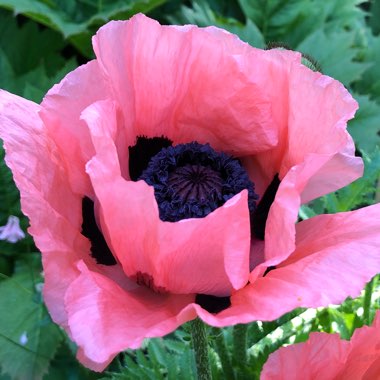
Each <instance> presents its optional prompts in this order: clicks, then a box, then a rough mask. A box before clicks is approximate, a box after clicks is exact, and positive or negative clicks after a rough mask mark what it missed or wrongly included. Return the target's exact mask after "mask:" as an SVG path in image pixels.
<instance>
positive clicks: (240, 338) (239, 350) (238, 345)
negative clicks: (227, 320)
mask: <svg viewBox="0 0 380 380" xmlns="http://www.w3.org/2000/svg"><path fill="white" fill-rule="evenodd" d="M247 329H248V325H235V327H234V332H233V339H234V353H235V355H236V357H237V358H239V359H238V360H239V366H240V367H241V368H244V367H245V364H246V362H247Z"/></svg>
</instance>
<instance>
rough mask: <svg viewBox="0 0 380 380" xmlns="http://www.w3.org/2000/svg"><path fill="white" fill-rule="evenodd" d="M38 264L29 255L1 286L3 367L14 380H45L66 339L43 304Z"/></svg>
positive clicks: (0, 314)
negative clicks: (43, 379)
mask: <svg viewBox="0 0 380 380" xmlns="http://www.w3.org/2000/svg"><path fill="white" fill-rule="evenodd" d="M38 262H39V256H37V257H34V256H33V255H32V254H30V256H28V257H27V258H26V259H25V260H24V261H22V262H18V265H17V268H16V273H15V274H14V275H13V277H12V278H9V279H8V280H5V281H2V282H0V293H1V294H3V295H7V296H6V297H1V298H0V310H1V312H0V346H1V350H0V366H1V369H2V371H3V372H4V373H7V374H9V375H10V377H11V378H12V379H14V380H17V379H20V380H39V379H42V377H43V375H44V374H45V373H46V372H47V371H48V368H49V364H50V361H51V360H52V358H53V357H54V354H55V352H56V350H57V348H58V346H59V345H60V343H61V341H62V337H63V335H62V334H61V333H60V330H59V329H58V327H57V326H56V325H54V324H53V323H52V322H51V320H50V318H49V315H48V313H47V312H46V309H45V307H44V305H43V303H42V300H41V289H40V288H39V284H40V283H41V282H42V278H41V277H40V266H39V265H38V264H36V263H38Z"/></svg>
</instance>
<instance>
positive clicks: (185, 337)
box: [0, 0, 380, 380]
mask: <svg viewBox="0 0 380 380" xmlns="http://www.w3.org/2000/svg"><path fill="white" fill-rule="evenodd" d="M137 12H143V13H146V14H148V15H150V16H151V17H153V18H156V19H157V20H159V21H160V22H162V23H175V24H186V23H191V24H197V25H200V26H207V25H216V26H219V27H222V28H225V29H227V30H229V31H231V32H233V33H236V34H238V35H239V36H240V38H241V39H242V40H244V41H246V42H248V43H250V44H251V45H253V46H255V47H259V48H265V47H267V46H268V45H270V44H273V43H281V44H282V45H284V46H287V47H288V48H291V49H294V50H299V51H301V52H302V53H304V54H305V55H306V57H309V58H306V61H305V62H306V63H307V62H310V61H311V62H314V60H316V61H317V63H318V66H319V67H320V69H321V71H322V72H323V73H325V74H328V75H331V76H333V77H334V78H336V79H338V80H340V81H341V82H343V84H344V85H345V86H346V87H347V88H348V89H349V90H350V91H351V93H352V94H353V95H354V97H355V98H356V99H357V100H358V102H359V104H360V109H359V111H358V112H357V115H356V117H355V119H354V120H352V121H351V122H350V124H349V131H350V133H351V134H352V135H353V137H354V139H355V143H356V146H357V152H358V154H360V155H362V156H363V159H364V161H365V164H366V170H365V174H364V176H363V178H361V179H359V180H357V181H356V182H354V183H353V184H351V185H350V186H348V187H346V188H345V189H342V190H340V191H338V192H336V193H333V194H329V195H327V196H324V197H322V198H320V199H318V200H316V201H314V202H313V203H312V204H309V205H305V206H303V207H302V209H301V211H300V219H307V218H309V217H311V216H314V215H316V214H320V213H326V212H327V213H335V212H341V211H348V210H352V209H355V208H358V207H362V206H365V205H369V204H372V203H375V202H378V201H379V199H380V192H379V183H380V182H379V172H380V150H379V141H380V36H379V33H380V21H378V20H380V1H379V0H373V1H362V0H327V1H321V0H232V1H229V0H221V1H218V0H209V1H206V0H194V1H180V0H135V1H132V0H97V1H96V0H0V88H3V89H6V90H8V91H11V92H13V93H16V94H19V95H21V96H23V97H25V98H28V99H31V100H33V101H36V102H40V101H41V99H42V97H43V95H44V94H45V93H46V91H47V90H48V89H49V88H50V87H51V86H52V85H53V84H54V83H57V82H58V81H59V80H60V79H61V78H63V76H64V75H65V74H66V73H68V72H69V71H71V70H72V69H74V68H75V67H77V66H78V65H79V64H82V63H84V62H86V61H87V60H88V59H91V58H92V57H93V53H92V49H91V36H92V35H93V33H94V32H95V31H96V30H97V28H98V27H99V26H101V25H103V24H104V23H106V22H107V21H109V20H111V19H127V18H129V17H130V16H132V15H133V14H135V13H137ZM310 57H312V59H311V58H310ZM3 157H4V152H3V149H2V147H1V146H0V225H3V224H5V222H6V219H7V217H8V215H10V214H12V215H17V216H19V217H20V218H21V225H22V228H23V230H24V231H25V230H26V228H27V225H28V221H27V220H26V218H25V217H23V216H22V214H21V212H20V206H19V194H18V190H17V189H16V188H15V186H14V184H13V180H12V176H11V173H10V172H9V170H8V168H7V167H6V166H5V164H4V160H3ZM41 270H42V268H41V264H40V258H39V254H38V252H37V250H36V248H35V246H34V244H33V240H32V239H31V237H30V236H28V237H27V238H25V239H24V240H22V241H20V242H18V243H16V244H10V243H6V242H3V241H0V369H1V374H0V379H1V380H9V379H12V380H13V379H21V380H29V379H30V380H38V379H44V380H60V379H62V380H63V379H73V380H74V379H99V378H102V379H115V380H116V379H178V378H180V379H195V366H194V359H193V352H192V347H191V340H190V334H189V329H188V326H187V325H184V326H183V327H182V328H181V329H179V330H178V331H176V332H175V333H173V334H171V335H169V336H168V337H166V338H165V339H152V340H149V341H147V342H146V343H145V346H144V347H143V348H142V349H141V350H137V351H126V352H125V353H122V354H120V355H119V356H118V357H117V358H116V359H115V360H114V362H113V363H111V365H110V366H109V368H108V371H107V372H106V373H103V374H97V373H94V372H91V371H89V370H87V369H85V368H83V367H82V366H81V365H80V364H78V363H77V361H76V360H75V350H76V347H75V346H74V345H73V344H72V343H71V342H70V341H69V339H68V338H67V337H66V335H65V333H64V332H63V331H62V330H61V329H60V328H59V327H58V326H56V325H54V324H53V323H52V322H51V320H50V317H49V314H48V313H47V311H46V308H45V306H44V304H43V301H42V298H41V286H42V283H43V277H42V274H41ZM377 284H378V279H377V278H376V277H375V278H374V279H373V280H372V281H371V282H370V283H369V284H368V285H367V287H366V288H365V290H363V293H362V295H361V296H360V297H359V298H357V299H348V300H346V301H345V302H344V303H343V304H342V305H335V306H331V307H329V308H320V309H317V310H310V309H309V310H304V309H298V310H295V311H293V312H291V313H289V314H287V315H285V316H283V317H282V318H280V319H279V320H277V321H273V322H266V323H262V322H255V323H252V324H250V325H249V326H248V334H247V339H246V342H245V345H246V349H247V350H246V351H244V352H242V351H241V347H242V344H241V337H242V331H243V330H242V328H241V326H236V327H234V328H232V327H231V328H226V329H223V330H219V329H214V328H209V334H210V357H211V362H212V371H213V377H214V378H215V379H224V378H228V379H248V378H249V379H256V378H259V373H260V369H261V367H262V365H263V363H264V362H265V361H266V359H267V357H268V355H269V353H271V352H273V351H274V350H276V349H277V348H278V347H280V346H281V345H283V344H288V343H293V342H300V341H304V340H306V339H307V337H308V335H309V333H310V332H311V331H325V332H338V333H340V334H341V336H342V338H344V339H349V338H350V336H351V335H352V333H353V331H354V329H355V328H357V327H360V326H362V325H363V324H369V323H371V321H372V319H373V316H374V312H375V310H376V309H378V308H379V297H380V292H379V287H378V286H377Z"/></svg>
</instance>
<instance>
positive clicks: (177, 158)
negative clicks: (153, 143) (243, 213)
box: [140, 141, 258, 222]
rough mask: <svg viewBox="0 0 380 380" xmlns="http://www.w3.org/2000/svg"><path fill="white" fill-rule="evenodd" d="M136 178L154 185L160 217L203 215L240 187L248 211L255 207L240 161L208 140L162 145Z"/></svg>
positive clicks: (232, 194)
mask: <svg viewBox="0 0 380 380" xmlns="http://www.w3.org/2000/svg"><path fill="white" fill-rule="evenodd" d="M140 179H143V180H144V181H145V182H146V183H147V184H148V185H150V186H152V187H154V195H155V198H156V201H157V204H158V208H159V211H160V219H161V220H163V221H167V222H177V221H179V220H182V219H187V218H203V217H205V216H207V215H208V214H210V213H211V212H212V211H214V210H215V209H217V208H218V207H221V206H222V205H223V204H224V203H225V202H227V201H228V200H229V199H231V198H232V197H233V196H234V195H236V194H238V193H240V192H241V191H242V190H244V189H246V190H248V207H249V210H250V212H251V213H253V212H254V210H255V209H256V199H257V198H258V196H257V195H256V194H255V192H254V184H253V183H252V182H251V180H250V179H249V177H248V174H247V172H246V171H245V169H244V168H243V167H242V165H241V163H240V161H239V160H238V159H236V158H234V157H232V156H229V155H227V154H225V153H223V152H216V151H215V150H213V149H212V148H211V146H210V145H209V144H199V143H197V142H195V141H193V142H191V143H187V144H179V145H176V146H174V147H168V148H164V149H162V150H161V151H160V152H159V153H158V154H156V155H155V156H154V157H152V159H151V160H150V162H149V165H148V167H147V169H146V170H145V171H144V172H143V174H142V175H141V177H140Z"/></svg>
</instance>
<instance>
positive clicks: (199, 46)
mask: <svg viewBox="0 0 380 380" xmlns="http://www.w3.org/2000/svg"><path fill="white" fill-rule="evenodd" d="M93 44H94V50H95V53H96V56H97V59H98V61H99V65H100V67H101V68H102V70H103V72H104V75H105V76H106V77H107V80H108V81H109V82H110V83H111V85H112V88H113V92H114V94H115V99H116V100H117V102H118V103H119V105H120V106H121V108H122V109H123V112H124V121H125V127H126V128H127V129H128V130H131V131H134V134H135V135H136V136H138V135H147V136H160V135H164V136H166V137H168V138H170V139H171V140H173V141H174V143H175V144H177V143H183V142H189V141H193V140H196V141H198V142H200V143H206V142H208V143H210V144H211V145H212V146H213V148H214V149H217V150H224V151H227V152H231V153H232V152H235V153H239V154H241V155H244V154H252V153H254V152H258V151H263V150H266V149H268V148H269V147H272V146H274V145H275V144H276V143H277V130H278V128H277V126H276V122H275V121H274V120H273V118H272V112H271V104H270V96H269V94H270V90H269V89H267V87H268V83H272V82H273V80H276V81H279V82H284V80H283V78H282V77H284V76H285V77H286V76H287V74H288V73H287V72H286V70H284V69H283V66H282V65H281V62H280V59H279V58H277V56H278V53H273V52H264V51H261V50H258V49H254V48H252V47H250V46H249V45H247V44H245V43H243V42H241V41H240V40H239V39H238V38H237V37H236V36H234V35H232V34H229V33H228V32H226V31H224V30H221V29H218V28H215V27H209V28H197V27H195V26H184V27H180V26H160V25H159V23H158V22H156V21H154V20H152V19H149V18H147V17H145V16H144V15H142V14H139V15H136V16H134V17H132V18H131V19H130V20H129V21H128V22H122V21H119V22H111V23H109V24H107V25H106V26H104V27H102V28H101V29H100V30H99V31H98V33H97V34H96V36H95V37H94V39H93ZM120 52H122V54H120ZM292 54H293V53H292ZM293 56H294V54H293ZM297 57H299V56H298V55H297ZM215 68H217V70H215ZM221 78H222V80H221ZM277 96H280V95H279V94H277ZM158 100H159V101H158Z"/></svg>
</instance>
